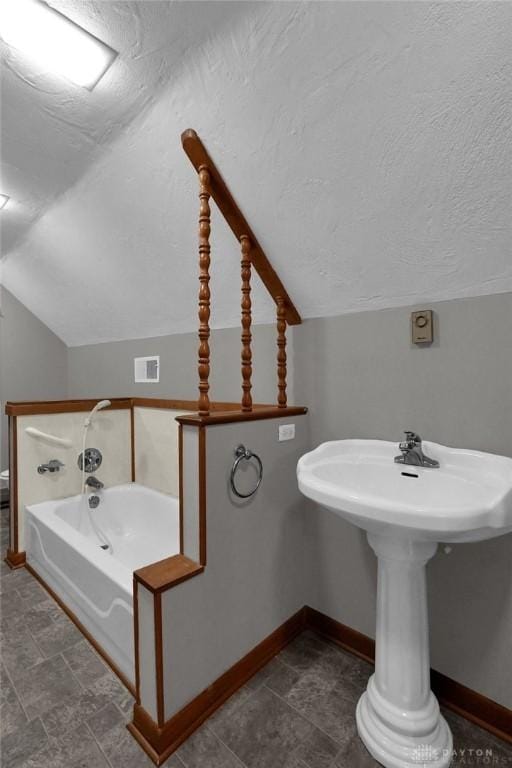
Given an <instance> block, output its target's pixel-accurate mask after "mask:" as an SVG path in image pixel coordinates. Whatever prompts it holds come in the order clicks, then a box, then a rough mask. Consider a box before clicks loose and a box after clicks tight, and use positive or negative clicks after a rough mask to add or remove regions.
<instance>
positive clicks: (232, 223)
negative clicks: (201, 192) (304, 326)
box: [181, 129, 302, 325]
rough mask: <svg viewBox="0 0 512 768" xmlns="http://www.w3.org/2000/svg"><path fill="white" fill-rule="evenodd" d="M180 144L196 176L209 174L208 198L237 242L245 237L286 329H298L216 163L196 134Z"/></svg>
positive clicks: (286, 298)
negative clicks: (202, 172)
mask: <svg viewBox="0 0 512 768" xmlns="http://www.w3.org/2000/svg"><path fill="white" fill-rule="evenodd" d="M181 143H182V145H183V149H184V150H185V152H186V154H187V156H188V158H189V160H190V162H191V163H192V165H193V166H194V168H195V169H196V171H197V172H198V173H199V171H200V168H201V166H205V167H207V168H208V171H209V173H210V188H209V191H210V194H211V196H212V198H213V199H214V200H215V202H216V204H217V206H218V207H219V210H220V212H221V213H222V215H223V216H224V218H225V219H226V221H227V223H228V224H229V227H230V228H231V230H232V232H233V234H234V235H235V237H236V239H237V240H238V241H240V239H241V237H242V236H243V235H246V236H247V237H248V238H249V240H250V241H251V246H252V247H251V262H252V264H253V266H254V269H255V270H256V272H257V273H258V275H259V276H260V278H261V280H262V281H263V284H264V285H265V287H266V288H267V290H268V292H269V293H270V295H271V296H272V298H273V299H274V301H275V303H276V306H277V300H278V298H281V299H282V301H283V304H284V307H285V317H286V321H287V323H288V325H298V324H299V323H301V322H302V320H301V317H300V315H299V313H298V312H297V309H296V308H295V305H294V304H293V302H292V300H291V299H290V297H289V296H288V293H287V292H286V290H285V287H284V285H283V284H282V282H281V280H280V279H279V277H278V275H277V273H276V271H275V269H274V268H273V266H272V265H271V263H270V262H269V260H268V259H267V257H266V255H265V253H264V251H263V249H262V247H261V245H260V244H259V243H258V240H257V239H256V236H255V235H254V232H253V231H252V229H251V228H250V226H249V224H248V223H247V220H246V219H245V217H244V215H243V213H242V211H241V210H240V208H239V207H238V205H237V204H236V202H235V200H234V198H233V196H232V195H231V192H230V191H229V189H228V188H227V186H226V184H225V182H224V180H223V178H222V176H221V175H220V173H219V171H218V169H217V167H216V165H215V163H214V162H213V160H212V159H211V157H210V155H209V154H208V152H207V151H206V147H205V146H204V144H203V142H202V141H201V139H200V138H199V136H198V135H197V133H196V132H195V131H193V130H192V129H189V130H187V131H184V132H183V133H182V134H181Z"/></svg>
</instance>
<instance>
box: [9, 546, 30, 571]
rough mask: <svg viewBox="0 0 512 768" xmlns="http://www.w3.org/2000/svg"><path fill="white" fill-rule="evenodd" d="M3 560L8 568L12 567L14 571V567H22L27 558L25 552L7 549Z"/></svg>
mask: <svg viewBox="0 0 512 768" xmlns="http://www.w3.org/2000/svg"><path fill="white" fill-rule="evenodd" d="M4 560H5V562H6V563H7V565H8V566H9V568H12V570H13V571H14V570H16V568H23V566H24V565H25V562H26V560H27V554H26V552H13V551H12V549H8V550H7V552H6V555H5V557H4Z"/></svg>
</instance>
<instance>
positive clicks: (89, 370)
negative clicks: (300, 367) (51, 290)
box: [68, 325, 293, 403]
mask: <svg viewBox="0 0 512 768" xmlns="http://www.w3.org/2000/svg"><path fill="white" fill-rule="evenodd" d="M252 333H253V392H252V395H253V401H254V402H259V403H275V402H276V398H277V373H276V357H277V347H276V330H275V328H274V327H273V326H270V325H257V326H254V327H253V329H252ZM289 337H290V338H289V354H290V356H293V337H292V334H289ZM197 347H198V340H197V333H186V334H178V335H175V336H158V337H156V338H153V339H134V340H131V341H116V342H109V343H105V344H93V345H90V346H83V347H71V348H70V349H69V356H68V361H69V367H68V394H69V397H105V396H108V397H118V396H119V397H123V396H125V395H137V396H138V397H168V398H183V399H187V400H194V399H195V398H196V397H197ZM210 347H211V375H210V385H211V388H210V397H211V399H212V400H233V401H235V402H238V401H239V400H240V397H241V389H240V382H241V374H240V330H239V329H238V328H227V329H223V330H213V331H212V334H211V339H210ZM148 355H160V382H159V384H135V383H134V375H133V358H134V357H145V356H148ZM288 383H289V399H290V401H292V398H293V371H290V372H289V378H288Z"/></svg>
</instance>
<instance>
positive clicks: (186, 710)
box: [127, 606, 512, 765]
mask: <svg viewBox="0 0 512 768" xmlns="http://www.w3.org/2000/svg"><path fill="white" fill-rule="evenodd" d="M305 629H309V630H311V631H313V632H315V633H316V634H318V635H320V636H321V637H323V638H324V639H326V640H328V641H330V642H333V643H335V644H336V645H338V646H340V647H341V648H343V649H344V650H345V651H348V652H349V653H351V654H353V655H354V656H357V657H359V658H362V659H364V660H365V661H368V662H370V663H371V664H373V663H374V658H375V641H374V640H372V639H371V638H370V637H367V636H366V635H363V634H362V633H361V632H357V631H356V630H355V629H351V628H350V627H347V626H346V625H345V624H341V623H340V622H338V621H336V620H335V619H331V618H330V617H329V616H326V615H325V614H323V613H320V612H318V611H316V610H314V609H313V608H309V607H308V606H304V608H302V609H301V610H300V611H298V613H296V614H295V615H294V616H292V617H291V618H290V619H289V620H288V621H286V622H285V623H284V624H282V625H281V626H280V627H278V629H276V630H275V631H274V632H272V634H270V635H269V636H268V637H267V638H265V639H264V640H263V641H262V642H261V643H259V644H258V645H257V646H256V647H255V648H253V650H252V651H249V653H248V654H246V655H245V656H244V657H243V658H242V659H240V661H238V662H236V664H234V665H233V666H232V667H230V669H228V670H227V672H225V673H224V674H223V675H221V677H219V678H217V680H215V681H214V682H213V683H212V684H211V685H209V686H208V688H206V689H205V690H204V691H202V692H201V693H200V694H199V695H198V696H196V697H195V698H194V699H192V701H190V702H189V703H188V704H186V705H185V706H184V707H183V708H182V709H180V710H179V711H178V712H177V713H176V714H175V715H174V716H173V717H172V718H170V719H169V720H167V721H166V722H165V723H164V724H163V725H162V726H158V724H157V723H155V721H154V720H153V719H152V718H151V716H150V715H149V714H148V713H147V711H146V710H145V709H144V708H143V707H142V706H141V705H140V704H139V703H138V704H136V705H135V706H134V710H133V721H132V722H131V723H130V724H129V725H128V726H127V727H128V730H129V731H130V733H131V734H132V735H133V736H134V737H135V739H136V740H137V741H138V742H139V744H140V745H141V747H142V748H143V749H144V751H145V752H146V753H147V754H148V755H149V757H150V758H151V759H152V760H153V762H154V763H155V764H156V765H162V763H164V762H165V761H166V760H167V759H168V757H169V756H170V755H171V754H172V753H173V752H174V751H175V750H176V749H178V747H179V746H180V745H181V744H182V743H183V742H184V741H185V740H186V739H187V738H188V737H189V736H190V735H191V734H192V733H193V732H194V731H195V730H196V729H197V728H199V726H200V725H201V724H202V723H203V722H204V721H205V720H206V719H207V718H208V717H210V716H211V715H212V714H213V713H214V712H215V711H216V710H217V709H218V708H219V707H220V706H222V704H223V703H224V702H225V701H226V700H227V699H228V698H229V697H230V696H232V695H233V694H234V693H236V691H237V690H238V689H239V688H241V687H242V686H243V685H245V683H246V682H247V681H248V680H249V679H250V678H251V677H252V676H253V675H255V674H256V672H258V671H259V670H260V669H261V668H262V667H263V666H265V664H267V663H268V662H269V661H270V660H271V659H272V658H273V657H274V656H276V655H277V654H278V653H279V652H280V651H282V650H283V648H285V647H286V646H287V645H288V644H289V643H290V642H291V641H292V640H293V639H294V638H295V637H297V636H298V635H299V634H300V633H301V632H303V631H304V630H305ZM431 681H432V689H433V691H434V693H435V694H436V696H437V697H438V699H439V701H440V702H441V704H443V705H444V706H445V707H447V708H448V709H451V710H452V711H453V712H456V713H457V714H459V715H461V716H462V717H465V718H466V719H467V720H469V721H471V722H472V723H475V725H478V726H479V727H481V728H483V729H485V730H487V731H489V732H490V733H492V734H493V735H495V736H497V737H498V738H500V739H502V740H503V741H506V742H507V743H510V744H512V710H510V709H507V708H506V707H503V706H502V705H501V704H497V703H496V702H494V701H491V700H490V699H488V698H486V697H485V696H482V695H481V694H479V693H477V692H476V691H472V690H471V689H470V688H467V687H466V686H464V685H462V684H460V683H457V682H455V681H454V680H451V679H450V678H449V677H446V676H445V675H442V674H441V673H440V672H436V671H435V670H431ZM354 708H355V705H354Z"/></svg>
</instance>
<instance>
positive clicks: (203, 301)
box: [197, 165, 211, 416]
mask: <svg viewBox="0 0 512 768" xmlns="http://www.w3.org/2000/svg"><path fill="white" fill-rule="evenodd" d="M210 194H211V192H210V172H209V170H208V166H206V165H201V166H200V168H199V200H200V203H199V350H198V366H197V370H198V373H199V400H198V410H199V413H200V414H201V415H203V416H208V414H209V413H210V398H209V396H208V390H209V389H210V384H209V378H210V344H209V338H210V202H209V200H210Z"/></svg>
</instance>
